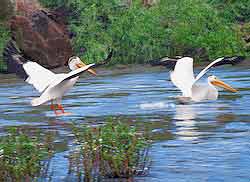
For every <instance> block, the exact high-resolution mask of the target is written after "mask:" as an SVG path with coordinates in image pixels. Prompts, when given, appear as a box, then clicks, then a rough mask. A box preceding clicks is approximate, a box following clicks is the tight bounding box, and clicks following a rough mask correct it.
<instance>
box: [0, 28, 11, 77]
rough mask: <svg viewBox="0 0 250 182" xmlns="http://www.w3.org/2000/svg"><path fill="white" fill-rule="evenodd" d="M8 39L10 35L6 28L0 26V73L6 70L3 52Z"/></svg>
mask: <svg viewBox="0 0 250 182" xmlns="http://www.w3.org/2000/svg"><path fill="white" fill-rule="evenodd" d="M9 39H10V34H9V31H8V29H7V28H5V27H4V26H1V24H0V72H1V71H5V70H6V69H7V67H6V63H5V62H4V61H3V50H4V48H5V45H6V43H7V41H8V40H9Z"/></svg>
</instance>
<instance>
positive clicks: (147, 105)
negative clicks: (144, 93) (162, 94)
mask: <svg viewBox="0 0 250 182" xmlns="http://www.w3.org/2000/svg"><path fill="white" fill-rule="evenodd" d="M139 107H140V109H143V110H151V109H163V108H175V104H173V103H166V102H155V103H143V104H140V105H139Z"/></svg>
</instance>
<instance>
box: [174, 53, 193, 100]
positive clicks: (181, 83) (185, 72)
mask: <svg viewBox="0 0 250 182" xmlns="http://www.w3.org/2000/svg"><path fill="white" fill-rule="evenodd" d="M170 78H171V81H172V82H173V84H174V85H175V86H176V87H178V88H179V89H180V90H181V91H182V93H183V96H185V97H191V94H192V93H191V88H192V85H193V83H194V72H193V59H192V58H190V57H184V58H181V59H179V60H177V63H176V65H175V68H174V71H173V72H171V73H170Z"/></svg>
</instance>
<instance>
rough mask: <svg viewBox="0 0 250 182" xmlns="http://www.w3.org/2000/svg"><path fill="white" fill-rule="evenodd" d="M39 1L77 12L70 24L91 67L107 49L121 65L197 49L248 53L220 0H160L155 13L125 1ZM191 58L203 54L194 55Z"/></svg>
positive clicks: (215, 53) (76, 45)
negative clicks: (111, 50)
mask: <svg viewBox="0 0 250 182" xmlns="http://www.w3.org/2000/svg"><path fill="white" fill-rule="evenodd" d="M41 1H42V2H43V3H45V4H46V5H47V6H52V7H55V6H61V5H62V4H63V5H64V6H66V7H67V8H69V9H71V10H72V11H74V12H75V15H77V16H74V17H71V20H70V25H71V30H72V31H73V32H76V35H77V36H76V37H75V38H74V39H73V45H74V48H75V53H76V54H77V55H80V56H82V57H83V58H84V59H85V60H86V61H87V62H94V61H97V60H101V59H103V58H104V57H105V56H106V54H107V52H108V51H107V50H108V48H109V47H112V48H113V49H114V50H115V55H114V60H115V61H116V62H118V63H135V62H137V63H138V62H139V63H143V62H145V61H147V60H149V59H152V58H157V57H160V56H172V55H185V54H189V55H190V50H199V49H202V50H205V51H204V52H205V53H203V54H207V55H208V58H209V59H214V58H216V57H219V56H225V55H227V56H230V55H234V54H246V52H244V51H245V50H244V44H245V43H244V42H243V41H242V39H241V37H240V36H241V34H239V31H238V30H237V29H236V28H235V27H236V26H235V25H234V24H233V23H232V21H230V20H229V19H228V16H226V15H225V14H222V13H221V12H220V11H219V10H218V8H217V7H218V6H219V4H220V2H221V3H223V2H222V0H217V1H216V0H215V1H212V2H206V1H202V0H183V1H176V0H164V1H163V0H162V1H159V2H158V4H156V5H154V6H153V7H151V8H145V7H143V6H142V3H141V1H140V0H134V1H132V4H131V5H128V4H127V3H126V1H123V0H112V1H110V0H103V1H98V0H93V1H91V2H90V1H81V0H74V1H69V0H57V1H51V0H41ZM231 5H232V7H237V8H238V10H239V12H241V11H240V10H242V8H243V7H248V6H249V5H246V2H245V1H244V2H241V3H236V2H235V3H231ZM245 5H246V6H245ZM237 8H236V9H237ZM242 16H244V17H245V16H247V15H242ZM191 52H192V51H191ZM191 56H200V55H199V54H197V52H194V53H192V54H191Z"/></svg>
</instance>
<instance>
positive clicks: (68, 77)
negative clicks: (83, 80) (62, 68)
mask: <svg viewBox="0 0 250 182" xmlns="http://www.w3.org/2000/svg"><path fill="white" fill-rule="evenodd" d="M94 65H95V64H89V65H87V66H84V67H81V68H79V69H77V70H74V71H71V72H69V73H67V74H55V79H54V81H53V82H52V83H51V84H50V85H49V86H48V88H47V89H46V90H45V91H44V92H43V94H42V95H41V96H40V97H38V98H35V99H33V100H32V101H31V105H32V106H39V105H41V104H43V103H46V102H48V101H50V100H55V99H61V98H62V96H63V95H64V94H65V93H66V92H68V91H69V90H70V89H71V88H72V87H73V86H74V84H75V83H76V81H77V80H78V78H79V74H81V73H83V72H84V71H86V70H88V69H89V68H90V67H92V66H94Z"/></svg>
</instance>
